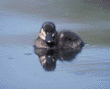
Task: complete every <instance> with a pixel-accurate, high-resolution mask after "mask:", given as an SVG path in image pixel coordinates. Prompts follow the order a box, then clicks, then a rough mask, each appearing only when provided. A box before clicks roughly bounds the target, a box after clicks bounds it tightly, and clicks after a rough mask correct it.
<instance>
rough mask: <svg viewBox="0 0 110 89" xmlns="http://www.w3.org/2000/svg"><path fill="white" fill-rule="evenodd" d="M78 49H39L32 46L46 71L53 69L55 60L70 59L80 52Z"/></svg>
mask: <svg viewBox="0 0 110 89" xmlns="http://www.w3.org/2000/svg"><path fill="white" fill-rule="evenodd" d="M81 50H82V48H80V49H41V48H36V47H34V51H35V53H36V54H37V55H38V56H39V60H40V62H41V64H42V66H43V68H44V69H45V70H46V71H53V70H54V69H55V68H56V61H57V59H58V60H61V61H71V60H73V59H74V58H75V57H76V55H77V54H78V53H79V52H81Z"/></svg>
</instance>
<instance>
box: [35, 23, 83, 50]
mask: <svg viewBox="0 0 110 89" xmlns="http://www.w3.org/2000/svg"><path fill="white" fill-rule="evenodd" d="M34 45H35V47H37V48H48V49H66V48H73V49H79V48H82V47H83V46H84V42H83V41H82V40H81V38H80V37H79V36H78V35H77V34H76V33H74V32H71V31H61V32H59V33H58V32H56V29H55V25H54V23H52V22H45V23H44V24H43V25H42V28H41V30H40V32H39V36H38V38H37V39H36V40H35V44H34Z"/></svg>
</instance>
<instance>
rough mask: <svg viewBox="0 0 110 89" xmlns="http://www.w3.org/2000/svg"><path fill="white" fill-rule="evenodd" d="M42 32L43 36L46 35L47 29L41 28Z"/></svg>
mask: <svg viewBox="0 0 110 89" xmlns="http://www.w3.org/2000/svg"><path fill="white" fill-rule="evenodd" d="M41 33H42V35H43V36H46V33H45V31H44V30H43V28H42V29H41Z"/></svg>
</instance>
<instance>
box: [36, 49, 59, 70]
mask: <svg viewBox="0 0 110 89" xmlns="http://www.w3.org/2000/svg"><path fill="white" fill-rule="evenodd" d="M35 53H36V54H37V55H38V56H39V60H40V63H41V65H42V66H43V68H44V69H45V70H46V71H53V70H54V69H55V67H56V59H57V58H56V57H55V51H54V50H52V49H50V50H47V49H39V48H35Z"/></svg>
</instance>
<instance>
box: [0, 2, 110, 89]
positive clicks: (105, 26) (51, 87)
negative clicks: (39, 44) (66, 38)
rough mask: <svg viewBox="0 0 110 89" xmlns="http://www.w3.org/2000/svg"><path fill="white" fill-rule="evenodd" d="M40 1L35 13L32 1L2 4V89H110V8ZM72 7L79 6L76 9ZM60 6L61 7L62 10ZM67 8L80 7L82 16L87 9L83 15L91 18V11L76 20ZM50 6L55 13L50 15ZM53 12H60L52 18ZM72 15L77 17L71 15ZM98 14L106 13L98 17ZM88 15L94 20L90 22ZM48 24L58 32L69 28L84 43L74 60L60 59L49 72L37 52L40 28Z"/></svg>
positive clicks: (0, 11)
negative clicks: (35, 41) (49, 22)
mask: <svg viewBox="0 0 110 89" xmlns="http://www.w3.org/2000/svg"><path fill="white" fill-rule="evenodd" d="M79 1H80V0H79ZM38 2H39V5H38V4H37V5H38V6H39V8H40V9H38V8H37V7H38V6H36V4H35V3H34V0H32V2H29V1H27V2H25V1H21V3H22V4H20V3H19V1H18V2H17V1H15V0H10V2H9V1H8V0H7V2H3V3H1V6H0V7H1V10H0V89H36V88H39V89H43V88H48V89H56V88H59V89H60V88H63V89H67V88H68V89H73V88H77V89H109V87H110V83H109V82H110V55H109V54H110V22H109V9H108V8H107V7H106V6H105V4H103V3H102V4H101V5H102V7H103V8H105V10H102V8H101V9H99V8H98V7H96V4H93V5H94V6H95V7H93V6H90V8H91V9H90V8H89V9H87V10H86V7H87V6H88V4H87V2H86V4H85V6H83V4H84V2H83V0H82V2H77V1H76V0H74V2H71V4H70V5H67V4H66V3H67V2H66V0H64V2H63V1H62V0H59V1H57V0H56V1H52V0H47V2H46V1H44V2H43V1H40V0H38ZM7 3H8V4H7ZM17 3H18V4H17ZM74 3H76V5H74V7H72V5H73V4H74ZM99 3H100V2H98V4H99ZM47 4H48V6H46V5H47ZM25 5H27V6H28V8H26V7H25ZM31 5H32V6H31ZM56 5H59V9H58V7H57V6H56ZM61 5H62V6H61ZM66 5H67V6H66ZM77 5H79V7H78V6H77ZM106 5H108V4H106ZM18 6H19V7H18ZM29 6H30V7H29ZM53 6H54V7H53ZM69 6H70V7H72V8H76V7H78V8H77V11H78V10H79V12H80V11H81V8H82V6H83V8H82V9H83V10H84V12H86V13H87V11H88V10H90V12H91V13H88V14H86V16H85V17H84V12H81V13H80V15H81V18H80V15H79V16H77V15H78V12H77V11H76V10H71V9H70V7H69ZM12 7H13V8H12ZM44 7H45V8H44ZM50 7H52V9H51V10H50V11H49V10H48V8H50ZM19 8H20V9H19ZM35 8H36V12H35ZM61 8H62V9H61ZM65 8H66V9H65ZM94 8H95V11H97V10H99V11H101V10H102V12H96V13H95V11H93V9H94ZM46 10H47V11H46ZM53 10H54V11H55V10H56V12H54V13H53V14H52V11H53ZM62 10H63V11H62ZM107 10H108V11H107ZM13 11H14V12H13ZM28 11H29V13H30V14H29V13H28ZM44 11H45V12H44ZM61 11H62V12H61ZM66 11H68V12H67V13H66ZM72 11H73V12H76V14H77V15H76V14H75V16H73V14H74V13H73V12H72ZM16 12H17V13H16ZM38 12H39V13H38ZM92 12H94V13H92ZM104 12H106V13H105V14H104ZM55 13H56V14H55ZM100 13H102V14H101V16H99V17H98V15H100ZM90 14H93V15H96V16H95V17H94V16H92V17H91V16H90V18H89V17H88V16H89V15H90ZM72 16H73V17H72ZM77 17H78V19H77ZM82 17H84V18H82ZM86 17H88V18H86ZM79 18H80V19H79ZM93 18H94V19H93ZM91 19H92V20H93V21H91ZM45 21H53V22H54V23H55V24H56V28H57V31H60V30H63V29H66V30H72V31H73V32H76V33H77V34H78V35H79V36H80V37H81V38H82V39H83V41H84V42H85V43H86V45H85V46H84V47H83V49H82V50H81V52H80V53H78V54H77V55H76V56H75V58H72V57H71V56H69V57H68V58H71V60H69V61H68V58H67V59H65V60H60V57H58V58H59V59H57V60H56V66H55V69H54V70H53V71H46V70H45V69H44V68H43V67H42V65H41V63H40V60H39V56H38V55H36V53H34V47H33V43H34V40H35V39H36V38H37V37H38V33H39V30H40V28H41V25H42V23H43V22H45ZM73 55H74V54H73ZM60 56H61V55H60ZM63 56H64V55H63ZM61 57H62V56H61Z"/></svg>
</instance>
